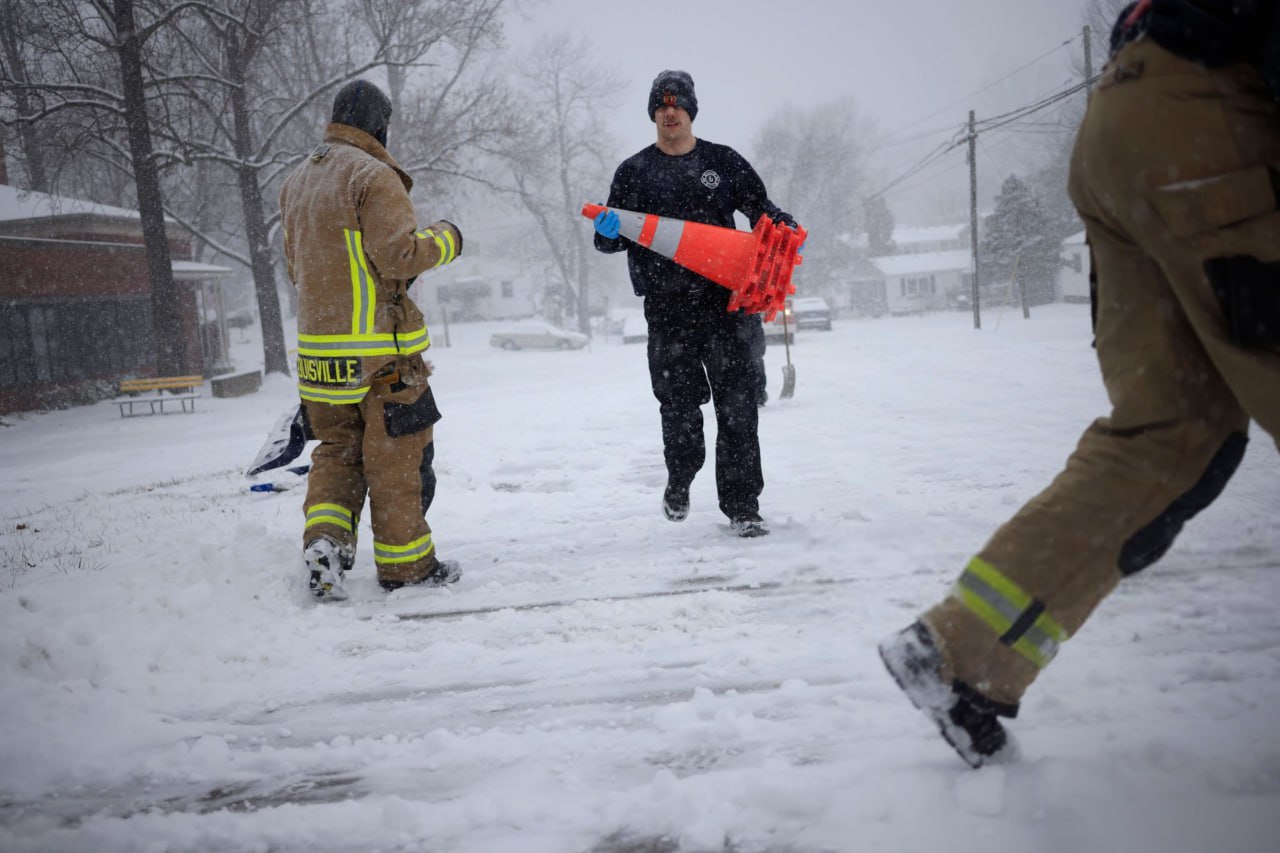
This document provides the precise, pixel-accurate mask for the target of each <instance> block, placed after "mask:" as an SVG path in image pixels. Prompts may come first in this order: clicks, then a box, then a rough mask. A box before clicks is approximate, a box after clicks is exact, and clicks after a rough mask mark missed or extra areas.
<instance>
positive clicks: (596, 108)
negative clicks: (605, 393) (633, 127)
mask: <svg viewBox="0 0 1280 853" xmlns="http://www.w3.org/2000/svg"><path fill="white" fill-rule="evenodd" d="M520 78H521V93H522V97H523V99H524V101H525V104H526V105H527V108H528V109H529V110H531V111H536V115H534V114H531V115H529V117H528V118H527V120H526V129H525V132H524V133H522V134H520V135H519V137H518V139H517V140H516V144H515V145H513V146H510V147H508V148H507V150H506V151H505V152H504V154H505V160H506V162H507V164H508V166H509V169H510V174H511V179H512V182H513V187H512V188H513V191H514V192H515V194H516V197H517V198H519V199H520V202H521V204H522V205H523V206H524V208H525V210H527V211H528V212H529V214H530V215H531V216H532V217H533V219H534V221H535V222H536V223H537V226H538V229H539V231H540V233H541V234H542V237H543V238H544V240H545V242H546V246H547V249H548V251H549V253H550V256H551V258H552V259H553V261H554V267H555V270H556V273H557V275H558V277H559V280H560V284H561V286H562V288H563V290H564V293H565V295H566V296H567V297H568V301H570V302H571V303H572V304H573V307H574V313H576V314H577V317H578V328H579V329H580V330H581V331H583V332H586V333H590V330H591V325H590V324H591V311H590V287H591V276H590V263H591V261H592V260H593V259H594V255H595V251H594V249H593V247H592V242H591V229H590V228H586V227H584V222H583V220H582V216H581V212H580V211H581V208H582V204H583V202H585V201H589V200H590V199H592V198H597V197H598V196H599V195H600V187H602V186H608V185H609V178H610V175H611V174H612V169H613V166H614V165H616V163H615V161H616V159H617V158H616V156H615V155H614V153H613V151H614V147H613V143H612V139H611V137H610V135H609V133H608V132H607V131H606V130H605V123H604V115H605V110H606V108H607V107H609V106H612V104H613V103H614V102H615V100H616V98H617V96H618V95H619V93H620V92H621V90H622V84H621V82H620V81H619V80H618V79H617V78H616V76H614V75H613V74H612V73H611V72H610V71H609V70H608V66H607V65H606V64H605V63H603V62H599V61H597V60H595V58H594V57H593V56H592V55H591V54H590V51H589V49H588V46H587V43H586V41H585V40H577V41H575V40H572V39H571V38H570V36H569V35H568V34H564V33H561V34H559V35H554V36H550V37H548V38H545V39H543V40H541V41H539V42H538V43H537V44H536V45H535V46H534V48H533V50H532V52H531V54H530V56H529V57H528V59H527V60H526V61H525V62H523V63H521V74H520Z"/></svg>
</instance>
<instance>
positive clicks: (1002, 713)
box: [879, 622, 1018, 767]
mask: <svg viewBox="0 0 1280 853" xmlns="http://www.w3.org/2000/svg"><path fill="white" fill-rule="evenodd" d="M879 649H880V659H881V660H882V661H884V666H885V669H887V670H889V674H890V675H892V676H893V680H894V681H896V682H897V683H898V687H900V688H902V692H903V693H905V694H907V698H908V699H910V700H911V704H912V705H915V706H916V707H917V708H919V709H920V710H921V711H923V712H924V714H925V716H926V717H928V718H929V719H931V720H933V722H934V724H935V725H936V726H937V727H938V730H939V731H940V732H941V733H942V737H943V738H944V739H945V740H946V741H947V743H949V744H951V746H952V748H954V749H955V751H956V752H957V753H958V754H959V755H960V757H961V758H963V759H964V760H965V762H966V763H968V764H969V766H970V767H981V766H982V765H983V764H989V763H1004V762H1008V761H1012V760H1014V759H1015V758H1017V755H1018V748H1017V743H1016V742H1015V741H1014V740H1013V739H1012V738H1011V737H1010V736H1009V734H1008V732H1006V731H1005V729H1004V726H1003V725H1001V724H1000V720H999V719H997V718H998V717H1013V716H1016V715H1017V713H1018V708H1017V706H1016V705H1002V704H1000V703H997V702H992V701H991V700H990V699H987V698H986V697H985V696H983V695H981V694H980V693H978V692H977V691H976V690H974V689H973V688H971V687H969V686H968V685H967V684H964V683H963V682H960V681H957V682H954V683H953V684H946V683H944V682H943V680H942V677H941V675H940V672H941V666H942V657H941V655H939V654H938V648H937V646H936V645H935V644H934V642H933V637H932V636H931V635H930V634H929V629H928V628H926V627H925V626H924V624H923V623H921V622H915V623H913V624H912V625H911V626H909V627H908V628H906V629H905V630H903V631H900V632H898V633H897V634H894V635H893V636H892V637H890V638H888V639H887V640H884V641H883V642H881V643H880V646H879Z"/></svg>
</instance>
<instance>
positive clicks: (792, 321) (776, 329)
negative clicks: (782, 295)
mask: <svg viewBox="0 0 1280 853" xmlns="http://www.w3.org/2000/svg"><path fill="white" fill-rule="evenodd" d="M792 301H793V300H791V299H788V300H787V308H786V311H785V314H786V318H787V319H786V333H785V334H786V339H787V343H789V344H793V343H795V341H796V318H795V311H794V309H793V308H792V305H791V303H792ZM783 314H784V312H783V311H779V312H778V313H777V314H774V315H773V319H772V320H770V321H766V322H765V324H764V339H765V340H766V341H768V342H770V343H781V342H782V339H783V322H782V317H783Z"/></svg>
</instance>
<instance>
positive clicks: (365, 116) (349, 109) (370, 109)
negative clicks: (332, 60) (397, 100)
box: [330, 80, 391, 148]
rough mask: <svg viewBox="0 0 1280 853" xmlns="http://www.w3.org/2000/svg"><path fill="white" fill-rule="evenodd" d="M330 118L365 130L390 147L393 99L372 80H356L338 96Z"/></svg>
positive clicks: (344, 87)
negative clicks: (388, 134) (388, 127)
mask: <svg viewBox="0 0 1280 853" xmlns="http://www.w3.org/2000/svg"><path fill="white" fill-rule="evenodd" d="M330 121H333V122H336V123H337V124H346V125H350V126H351V127H354V128H356V129H357V130H363V131H364V132H365V133H367V134H369V135H370V136H372V137H373V138H374V139H376V140H378V142H379V143H381V144H382V147H383V148H386V147H387V126H388V125H389V124H390V123H391V100H390V99H389V98H388V97H387V96H386V94H384V93H383V91H382V90H381V89H379V88H378V87H377V86H375V85H374V84H372V83H370V82H369V81H368V80H352V81H351V82H350V83H348V84H347V85H345V86H343V87H342V88H341V89H339V90H338V94H337V95H335V96H334V98H333V117H332V118H331V119H330Z"/></svg>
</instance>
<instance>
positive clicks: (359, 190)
mask: <svg viewBox="0 0 1280 853" xmlns="http://www.w3.org/2000/svg"><path fill="white" fill-rule="evenodd" d="M390 117H391V102H390V101H389V100H388V99H387V96H386V95H385V94H384V93H383V92H382V91H381V90H380V89H379V88H378V87H377V86H375V85H373V84H372V83H369V82H368V81H365V80H356V81H354V82H351V83H348V84H347V85H346V86H344V87H343V88H342V89H341V90H340V91H339V92H338V94H337V96H336V97H335V98H334V102H333V117H332V121H331V123H330V124H329V125H328V126H327V127H326V128H325V131H324V141H323V142H322V143H321V144H319V145H317V146H316V147H315V149H314V150H312V152H311V154H310V156H308V157H307V159H306V160H305V161H304V162H303V163H302V164H301V165H300V166H298V168H297V169H296V170H295V171H294V172H293V173H292V174H291V175H290V176H289V177H288V179H287V180H286V181H285V183H284V186H283V188H282V189H281V191H280V212H281V218H282V221H283V224H284V231H285V237H284V249H285V259H286V261H287V263H288V269H289V278H290V279H291V280H292V281H293V283H294V285H295V286H296V287H297V288H298V363H297V370H298V391H299V393H300V395H301V397H302V400H303V405H304V406H305V408H306V413H307V418H308V420H309V421H310V425H311V429H312V431H313V432H314V435H315V437H316V438H317V439H319V440H320V442H321V443H320V446H319V447H317V448H316V450H315V451H314V453H312V456H311V465H312V467H311V474H310V483H309V486H308V489H307V498H306V504H305V507H304V509H305V512H306V522H305V527H304V530H303V536H302V543H303V561H304V564H305V568H306V571H307V577H308V583H309V585H310V589H311V591H312V592H313V593H314V594H315V595H316V596H317V597H319V598H322V599H323V598H334V599H338V598H344V597H345V596H346V591H345V589H344V587H343V576H344V574H345V572H346V571H347V570H348V569H350V568H351V565H352V563H353V561H354V557H355V552H356V531H357V529H358V527H359V521H360V514H361V511H362V510H363V508H364V501H365V495H366V493H367V494H368V497H369V512H370V524H371V526H372V528H373V558H374V563H375V564H376V566H377V571H378V581H379V583H380V584H381V585H382V586H383V587H384V588H386V589H388V590H391V589H395V588H397V587H400V586H403V585H406V584H432V585H439V584H444V583H450V582H452V581H455V580H457V578H458V574H459V572H458V566H457V564H456V563H454V562H452V561H441V560H439V559H437V557H436V548H435V543H434V542H433V541H432V538H431V528H430V527H429V526H428V525H427V522H426V519H425V517H424V509H425V506H426V504H427V503H428V502H429V498H428V497H427V495H426V494H424V492H426V491H428V490H429V488H430V486H431V485H432V483H433V478H432V477H431V468H430V465H431V451H432V438H433V429H434V424H435V422H436V421H437V420H439V418H440V413H439V411H438V410H437V408H436V403H435V399H434V397H433V396H432V393H431V388H430V386H429V385H428V383H427V377H428V375H429V373H430V370H429V368H428V366H427V363H426V362H425V361H424V360H423V357H422V353H423V351H424V350H426V349H427V347H428V346H430V339H429V338H428V336H427V328H426V322H425V321H424V319H423V316H422V312H421V311H420V310H418V306H416V305H415V304H414V303H413V300H411V299H410V298H409V292H408V290H409V285H410V284H411V283H412V281H413V279H414V278H415V277H416V276H418V275H419V274H421V273H423V272H426V271H427V270H430V269H434V268H435V267H439V266H443V265H444V264H447V263H449V262H450V261H453V260H454V259H456V258H457V257H458V255H460V254H461V252H462V234H461V233H460V232H459V231H458V229H457V227H455V226H454V225H453V224H452V223H449V222H446V221H444V220H441V221H439V222H435V223H432V224H431V225H429V226H426V227H420V226H419V225H418V222H417V218H416V216H415V214H414V209H413V204H412V203H411V202H410V201H409V189H410V188H411V187H412V186H413V180H412V179H411V178H410V177H409V175H407V174H406V173H405V172H404V171H403V170H402V169H401V168H400V167H399V166H398V165H397V164H396V161H395V160H394V159H392V157H391V155H390V154H388V153H387V149H386V144H387V125H388V121H389V119H390Z"/></svg>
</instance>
